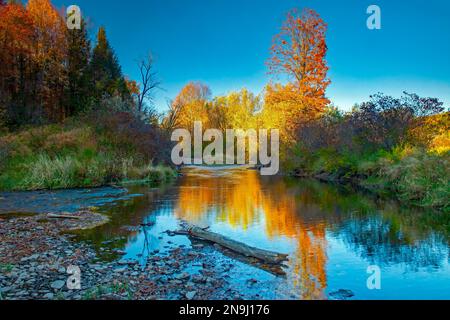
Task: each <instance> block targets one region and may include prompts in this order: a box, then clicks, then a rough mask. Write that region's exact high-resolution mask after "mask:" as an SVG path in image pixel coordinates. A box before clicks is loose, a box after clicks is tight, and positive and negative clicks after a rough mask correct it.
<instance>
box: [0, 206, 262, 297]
mask: <svg viewBox="0 0 450 320" xmlns="http://www.w3.org/2000/svg"><path fill="white" fill-rule="evenodd" d="M72 216H73V217H74V218H73V219H51V218H49V217H48V216H47V215H34V216H15V217H14V216H0V220H1V223H0V299H3V300H29V299H35V300H58V299H64V300H91V299H95V300H129V299H132V300H159V299H165V300H171V299H177V300H178V299H181V300H192V299H205V300H211V299H222V300H226V299H243V298H244V296H242V295H241V294H240V293H239V292H237V291H235V290H233V289H232V288H231V287H230V285H229V283H228V282H227V281H226V276H227V275H226V273H227V272H228V271H229V269H231V268H232V260H231V259H230V260H229V261H222V263H221V264H220V265H217V264H216V261H214V259H213V258H211V257H210V254H208V251H209V250H213V249H212V248H208V247H206V246H204V245H201V244H197V245H195V246H193V247H192V248H186V247H176V248H173V249H171V250H170V252H169V254H167V255H159V254H158V253H156V252H155V253H154V255H152V256H150V257H148V260H147V263H146V264H145V265H144V266H142V265H139V264H138V263H137V261H132V260H122V259H120V258H119V259H116V260H115V261H113V262H102V261H100V260H99V259H98V255H97V253H96V251H95V250H94V249H93V247H91V246H90V245H88V244H86V243H79V242H74V241H73V240H72V238H73V237H74V235H71V234H70V233H69V234H68V233H67V231H71V230H78V229H88V228H93V227H97V226H98V225H99V224H102V223H106V222H107V221H108V219H105V218H104V217H103V216H101V215H99V214H96V213H92V212H88V211H83V212H78V213H76V214H73V215H72ZM117 254H118V255H119V256H120V254H121V253H120V252H117ZM70 266H76V267H79V268H80V271H81V274H80V277H81V278H80V280H81V289H80V290H69V289H68V287H67V280H68V278H69V276H70V274H68V272H67V271H68V268H69V267H70ZM193 270H195V272H194V271H193ZM247 298H248V297H247ZM254 298H255V297H254Z"/></svg>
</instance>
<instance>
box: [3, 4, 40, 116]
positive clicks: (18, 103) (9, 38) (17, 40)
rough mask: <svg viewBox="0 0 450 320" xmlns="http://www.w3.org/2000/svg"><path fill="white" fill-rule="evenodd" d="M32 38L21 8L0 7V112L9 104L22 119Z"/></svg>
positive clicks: (26, 16) (23, 9) (26, 14)
mask: <svg viewBox="0 0 450 320" xmlns="http://www.w3.org/2000/svg"><path fill="white" fill-rule="evenodd" d="M33 36H34V29H33V22H32V20H31V19H30V17H29V16H28V13H27V12H26V10H25V8H24V7H23V6H22V5H18V4H8V5H5V4H1V5H0V112H2V110H1V109H2V108H3V109H6V106H7V105H8V106H11V105H13V107H14V108H16V110H15V111H16V113H17V115H18V116H23V113H24V111H25V110H24V109H25V104H26V101H25V99H26V98H25V97H26V94H25V92H26V91H29V90H30V88H29V86H27V85H26V81H25V79H26V78H27V77H28V74H29V65H28V63H27V61H28V60H29V57H30V55H31V50H32V41H33ZM8 93H9V94H8ZM6 100H12V101H6ZM3 111H6V110H3Z"/></svg>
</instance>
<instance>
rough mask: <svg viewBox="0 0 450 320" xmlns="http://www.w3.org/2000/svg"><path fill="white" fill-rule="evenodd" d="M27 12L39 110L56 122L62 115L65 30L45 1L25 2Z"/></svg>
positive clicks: (65, 77) (66, 80)
mask: <svg viewBox="0 0 450 320" xmlns="http://www.w3.org/2000/svg"><path fill="white" fill-rule="evenodd" d="M27 11H28V14H29V16H30V18H31V19H32V21H33V23H34V26H35V38H36V39H35V42H34V50H33V62H34V64H35V68H36V70H37V72H36V75H35V76H36V81H37V87H38V88H39V89H40V90H39V92H37V96H36V102H37V103H39V107H43V108H44V111H45V112H46V113H47V114H48V116H50V118H53V119H54V120H58V119H61V118H63V117H64V114H62V112H61V111H62V110H64V109H63V107H62V104H63V101H62V100H63V99H62V98H63V94H64V87H65V86H66V85H67V82H68V77H67V72H66V70H65V65H66V57H67V47H68V46H67V33H66V32H67V28H66V25H65V23H64V19H63V17H62V16H61V14H59V13H58V11H57V10H56V9H55V8H54V7H53V5H52V4H51V3H50V1H49V0H29V1H28V4H27Z"/></svg>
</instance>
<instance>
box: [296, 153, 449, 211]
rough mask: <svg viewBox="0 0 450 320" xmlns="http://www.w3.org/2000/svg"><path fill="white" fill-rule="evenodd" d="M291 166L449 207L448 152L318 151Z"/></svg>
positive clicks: (410, 201) (407, 200) (300, 172)
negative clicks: (367, 153) (362, 154)
mask: <svg viewBox="0 0 450 320" xmlns="http://www.w3.org/2000/svg"><path fill="white" fill-rule="evenodd" d="M309 161H310V162H309V163H307V164H305V165H302V166H300V168H299V169H296V170H294V174H293V175H294V176H297V177H302V178H305V177H309V178H314V179H318V180H320V181H322V182H328V183H337V184H344V185H345V184H348V185H352V186H354V187H356V188H359V189H362V190H365V191H369V192H371V193H374V194H377V195H380V196H387V197H395V198H396V199H397V200H399V201H400V202H402V203H404V204H407V205H412V206H417V207H423V208H431V209H437V210H439V211H443V212H449V211H450V202H449V199H450V188H449V183H450V155H449V153H448V152H447V153H442V154H437V153H429V152H425V151H420V150H417V149H401V150H396V151H393V152H391V153H387V152H385V153H382V154H375V155H372V156H370V157H358V156H357V155H354V156H353V157H350V156H347V157H345V156H342V155H339V154H331V153H330V152H325V151H323V152H321V153H318V154H316V155H311V156H310V159H309Z"/></svg>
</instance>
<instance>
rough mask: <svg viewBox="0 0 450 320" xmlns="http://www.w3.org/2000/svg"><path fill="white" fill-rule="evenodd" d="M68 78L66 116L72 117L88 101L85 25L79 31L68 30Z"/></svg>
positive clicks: (88, 57) (82, 108) (87, 54)
mask: <svg viewBox="0 0 450 320" xmlns="http://www.w3.org/2000/svg"><path fill="white" fill-rule="evenodd" d="M67 38H68V39H67V40H68V59H67V60H68V64H67V69H68V77H69V83H68V87H67V89H66V99H67V102H66V108H67V110H66V114H67V116H73V115H75V114H77V113H79V112H80V111H83V110H84V109H85V108H86V107H87V106H88V104H89V100H90V96H91V94H90V90H91V88H90V86H89V84H90V80H89V60H90V55H91V43H90V40H89V37H88V34H87V28H86V23H85V21H84V20H82V22H81V29H73V30H68V35H67Z"/></svg>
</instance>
